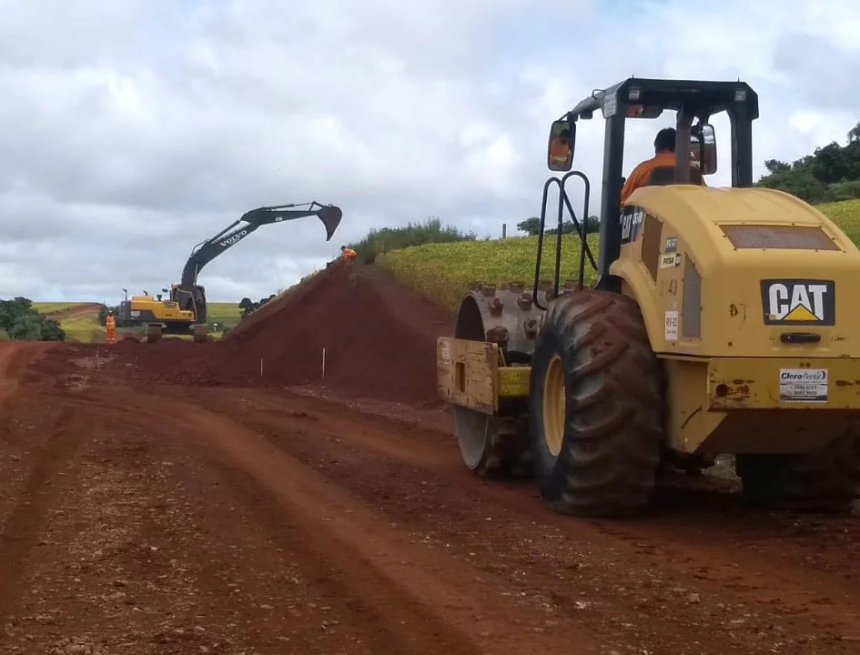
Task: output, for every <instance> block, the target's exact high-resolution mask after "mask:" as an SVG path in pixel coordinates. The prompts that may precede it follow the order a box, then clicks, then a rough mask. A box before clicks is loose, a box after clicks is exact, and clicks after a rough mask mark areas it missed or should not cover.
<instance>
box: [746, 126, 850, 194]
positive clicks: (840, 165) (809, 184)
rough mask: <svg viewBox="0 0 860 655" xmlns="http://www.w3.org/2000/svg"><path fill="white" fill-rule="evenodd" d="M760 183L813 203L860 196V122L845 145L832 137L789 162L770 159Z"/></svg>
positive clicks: (761, 185) (759, 184) (767, 161)
mask: <svg viewBox="0 0 860 655" xmlns="http://www.w3.org/2000/svg"><path fill="white" fill-rule="evenodd" d="M764 165H765V168H766V169H767V171H768V172H767V174H766V175H763V176H762V178H761V179H760V180H759V181H758V182H757V183H756V186H760V187H766V188H768V189H778V190H780V191H785V192H786V193H790V194H792V195H794V196H797V197H798V198H800V199H801V200H805V201H806V202H808V203H811V204H821V203H825V202H840V201H843V200H854V199H857V198H860V123H857V125H855V126H854V127H853V128H851V130H850V131H849V132H848V143H846V144H845V145H844V146H842V145H839V144H838V143H837V142H836V141H832V142H831V143H829V144H827V145H826V146H822V147H819V148H816V149H815V150H814V151H813V152H812V154H810V155H806V156H805V157H801V158H800V159H796V160H795V161H793V162H791V163H788V162H784V161H780V160H778V159H768V160H766V161H765V163H764Z"/></svg>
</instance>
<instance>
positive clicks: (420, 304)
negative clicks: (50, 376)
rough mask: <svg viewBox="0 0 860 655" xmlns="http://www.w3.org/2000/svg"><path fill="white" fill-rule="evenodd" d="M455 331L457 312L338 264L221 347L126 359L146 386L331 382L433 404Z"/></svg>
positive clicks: (142, 348)
mask: <svg viewBox="0 0 860 655" xmlns="http://www.w3.org/2000/svg"><path fill="white" fill-rule="evenodd" d="M453 329H454V318H453V317H452V316H451V315H450V313H449V312H447V311H445V310H443V309H439V308H438V307H436V306H435V305H432V304H431V303H429V302H427V301H426V300H424V299H422V298H421V297H420V296H418V295H417V294H415V293H414V292H412V291H411V290H408V289H405V288H404V287H402V286H401V285H399V284H398V283H397V282H396V281H395V280H393V279H392V278H391V277H389V276H388V275H387V274H385V273H384V272H382V271H380V270H379V269H377V268H376V267H373V266H357V267H355V268H354V269H348V268H346V267H343V266H334V267H332V268H331V269H328V270H326V271H323V272H322V273H320V274H318V275H317V276H315V277H314V278H313V279H311V280H309V281H308V282H307V283H306V284H304V285H302V286H300V287H297V288H296V289H294V290H293V291H291V292H289V293H288V294H286V295H285V296H284V297H282V298H279V299H278V300H277V301H276V302H274V303H272V306H271V307H268V306H267V311H266V315H265V316H261V317H259V318H257V319H256V320H254V321H250V320H248V321H247V323H245V324H243V325H242V327H241V329H236V330H235V331H234V332H233V333H231V335H230V338H228V339H225V340H224V341H222V342H216V343H210V344H193V343H189V342H182V341H173V342H170V341H168V340H166V339H165V340H163V341H162V342H160V343H158V344H151V345H150V344H141V345H139V346H131V347H125V348H123V349H122V355H121V359H122V360H125V362H126V363H129V361H128V360H132V363H133V366H134V369H135V373H136V374H137V376H138V377H139V378H140V379H141V381H144V379H145V380H152V379H153V378H155V379H157V380H158V381H161V382H166V383H181V384H201V385H236V386H243V385H250V386H260V385H261V386H292V385H303V384H324V385H327V386H332V387H337V388H339V389H342V390H345V391H348V392H350V393H352V394H354V395H355V396H357V397H369V398H379V399H385V400H395V401H402V402H431V403H432V402H435V401H436V399H437V393H436V337H437V336H440V335H446V334H452V333H453ZM323 349H325V377H323ZM116 352H117V353H118V354H119V349H117V351H116ZM261 360H262V376H261V374H260V365H261ZM123 365H125V364H123Z"/></svg>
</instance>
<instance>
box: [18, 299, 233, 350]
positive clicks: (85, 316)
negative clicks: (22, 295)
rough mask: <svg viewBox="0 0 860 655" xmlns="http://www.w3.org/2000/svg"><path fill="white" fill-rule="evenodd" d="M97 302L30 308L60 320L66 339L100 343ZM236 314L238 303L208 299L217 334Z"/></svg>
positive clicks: (102, 334) (101, 330) (43, 304)
mask: <svg viewBox="0 0 860 655" xmlns="http://www.w3.org/2000/svg"><path fill="white" fill-rule="evenodd" d="M100 306H101V305H99V304H98V303H80V302H78V303H75V302H34V303H33V308H34V309H36V311H38V312H39V313H41V314H44V315H45V316H47V317H49V318H53V319H56V320H58V321H59V322H60V327H62V328H63V330H64V331H65V333H66V340H67V341H80V342H84V343H103V342H104V340H105V328H104V326H103V325H101V324H100V323H99V308H100ZM240 315H241V312H240V310H239V304H238V303H229V302H216V303H210V304H209V322H210V323H218V325H219V332H213V333H212V334H213V335H215V336H218V335H219V334H220V329H221V326H223V327H227V328H229V327H234V326H235V325H237V324H238V323H239V318H240ZM142 329H145V328H141V330H142ZM126 331H133V330H119V332H120V334H122V333H123V332H126ZM138 331H140V330H138Z"/></svg>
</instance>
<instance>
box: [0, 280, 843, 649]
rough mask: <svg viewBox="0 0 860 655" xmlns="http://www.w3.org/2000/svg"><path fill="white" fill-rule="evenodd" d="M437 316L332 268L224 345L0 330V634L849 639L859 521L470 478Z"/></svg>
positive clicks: (838, 645)
mask: <svg viewBox="0 0 860 655" xmlns="http://www.w3.org/2000/svg"><path fill="white" fill-rule="evenodd" d="M436 321H439V322H438V323H437V322H436ZM451 329H452V320H451V317H450V316H447V315H445V314H444V312H441V311H439V310H436V309H435V308H432V307H428V306H427V305H426V303H423V302H422V301H420V300H419V299H417V298H415V297H414V296H412V295H411V294H409V293H407V292H405V291H403V290H402V289H400V288H399V287H397V285H395V284H394V283H393V282H392V281H391V280H390V279H388V278H386V277H385V276H384V275H383V274H381V273H379V272H378V271H375V270H373V269H371V270H352V271H345V270H343V269H341V268H338V269H337V270H333V271H332V270H329V271H327V272H326V273H325V274H323V275H321V276H318V278H317V279H315V280H314V281H313V282H312V284H311V285H308V287H302V288H299V289H298V290H296V291H295V292H294V293H292V294H290V297H289V298H284V299H282V302H280V304H279V306H277V307H274V308H273V309H271V310H269V312H268V316H266V317H265V318H264V319H261V320H258V321H256V323H255V324H248V325H247V326H245V327H243V329H242V330H241V331H238V332H237V333H236V334H235V335H234V336H233V337H232V338H231V339H228V340H226V341H225V342H223V343H210V344H193V343H190V342H178V343H177V342H170V341H167V340H166V341H165V342H163V343H160V344H156V345H154V346H150V345H146V344H138V343H136V342H122V343H120V344H117V345H116V346H113V347H106V346H103V345H95V344H67V345H57V346H53V347H52V346H50V345H45V344H21V343H9V342H6V343H0V626H2V627H3V629H2V630H0V653H3V654H4V655H5V654H6V653H9V654H26V655H30V654H31V653H32V654H40V653H59V654H66V653H68V654H73V653H80V654H89V655H113V654H115V653H123V654H124V655H125V654H128V655H150V654H152V655H155V654H158V655H163V654H167V655H174V654H175V655H191V654H192V653H193V654H200V653H214V654H224V655H226V654H231V655H234V654H235V655H238V654H240V653H245V654H246V655H251V654H252V653H259V654H261V655H269V654H272V655H280V654H291V653H296V654H301V655H304V654H310V653H320V654H322V653H326V654H334V653H350V654H352V653H356V654H365V653H367V654H371V653H372V654H374V655H377V654H380V653H386V654H388V653H391V654H400V653H404V654H412V653H415V654H423V653H428V654H429V653H433V654H434V655H436V654H438V653H439V652H445V653H448V654H451V655H457V654H460V653H493V654H508V653H510V654H515V653H516V654H518V655H519V654H526V653H540V654H542V655H545V654H547V653H575V654H577V655H579V654H583V655H590V654H605V655H611V654H615V655H626V654H628V653H637V654H645V653H647V654H651V655H664V654H666V655H668V654H672V655H712V654H713V655H718V654H719V655H725V654H727V653H743V654H753V655H764V654H772V653H784V654H792V655H793V654H798V655H799V654H803V655H815V654H827V655H830V654H834V655H835V654H839V655H848V654H856V653H858V652H860V563H858V562H860V557H858V555H860V552H858V551H860V548H858V545H857V544H858V540H860V520H858V519H857V518H856V517H848V518H845V517H842V518H832V517H820V516H810V515H800V514H792V513H782V512H778V513H769V512H764V511H761V510H756V509H754V508H751V507H748V506H746V505H745V504H744V503H743V502H741V500H740V499H739V498H738V496H737V494H736V493H734V492H733V490H731V489H728V490H723V489H715V488H711V487H708V486H707V485H704V486H702V487H700V488H687V487H681V486H678V487H666V488H664V489H663V490H662V492H661V495H660V496H659V497H658V498H657V501H656V506H655V509H654V511H653V512H651V513H650V514H648V515H647V516H644V517H642V518H640V519H637V520H628V521H596V520H581V519H576V518H571V517H567V516H561V515H559V514H556V513H554V512H553V511H551V510H550V509H549V508H547V507H546V506H545V505H544V504H543V503H542V502H541V500H540V498H539V497H538V496H537V494H536V492H535V490H534V488H533V484H532V483H531V482H528V481H526V482H517V483H490V482H486V481H483V480H480V479H478V478H477V477H475V476H474V475H472V474H471V473H470V472H469V471H468V470H466V468H465V466H463V464H462V462H461V459H460V454H459V451H458V448H457V445H456V439H455V437H454V436H453V434H452V429H451V416H450V412H449V410H448V408H446V407H443V406H439V405H438V403H436V402H435V388H434V379H435V354H434V344H435V338H436V335H438V334H444V333H450V330H451ZM338 340H339V342H338ZM323 346H325V347H326V352H327V371H326V377H325V379H322V378H321V376H320V375H317V373H318V371H317V364H318V363H319V360H320V359H321V357H320V358H317V353H316V352H315V351H316V350H320V351H321V348H322V347H323ZM267 348H268V350H267ZM261 354H262V355H263V356H264V367H265V368H264V376H263V378H262V379H260V377H259V358H260V356H261ZM320 354H321V353H320ZM329 357H330V358H329ZM255 374H256V376H255Z"/></svg>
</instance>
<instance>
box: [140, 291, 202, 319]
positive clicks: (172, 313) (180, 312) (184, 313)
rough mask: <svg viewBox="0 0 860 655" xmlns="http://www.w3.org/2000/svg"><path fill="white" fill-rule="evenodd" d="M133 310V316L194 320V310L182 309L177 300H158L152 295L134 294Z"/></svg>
mask: <svg viewBox="0 0 860 655" xmlns="http://www.w3.org/2000/svg"><path fill="white" fill-rule="evenodd" d="M131 312H132V314H131V315H132V317H137V316H144V317H151V319H152V320H155V321H172V322H181V321H187V322H188V323H193V322H194V312H191V311H188V310H184V309H180V306H179V303H177V302H172V301H170V300H158V299H157V298H153V297H152V296H132V298H131ZM135 312H137V313H135Z"/></svg>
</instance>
